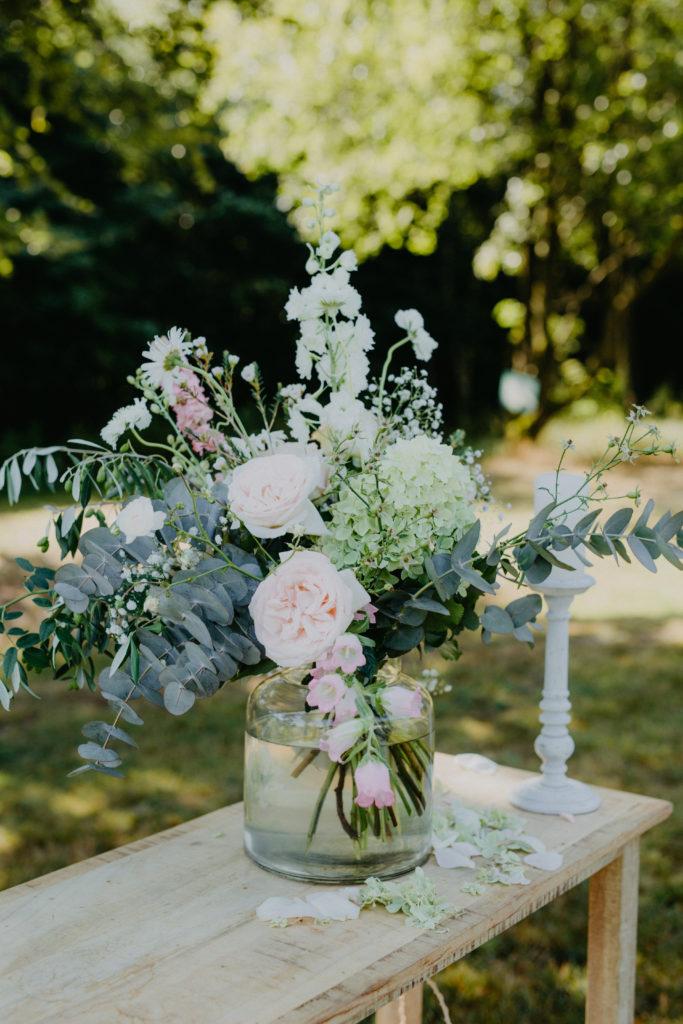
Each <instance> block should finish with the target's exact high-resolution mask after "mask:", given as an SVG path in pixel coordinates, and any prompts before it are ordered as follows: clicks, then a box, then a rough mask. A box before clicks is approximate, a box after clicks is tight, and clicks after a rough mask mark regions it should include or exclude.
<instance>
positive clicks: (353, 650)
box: [326, 633, 365, 673]
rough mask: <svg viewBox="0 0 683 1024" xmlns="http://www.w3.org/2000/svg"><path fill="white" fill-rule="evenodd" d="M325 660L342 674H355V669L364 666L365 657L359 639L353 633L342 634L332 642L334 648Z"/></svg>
mask: <svg viewBox="0 0 683 1024" xmlns="http://www.w3.org/2000/svg"><path fill="white" fill-rule="evenodd" d="M326 660H327V661H329V662H330V663H331V664H332V665H333V666H334V668H340V669H341V670H342V672H346V673H349V672H355V671H356V669H357V668H360V666H361V665H364V664H365V655H364V654H363V646H362V644H361V642H360V639H359V638H358V637H357V636H355V634H354V633H342V635H341V636H338V637H337V639H336V640H335V641H334V646H333V647H332V650H331V652H330V653H329V655H328V656H327V659H326Z"/></svg>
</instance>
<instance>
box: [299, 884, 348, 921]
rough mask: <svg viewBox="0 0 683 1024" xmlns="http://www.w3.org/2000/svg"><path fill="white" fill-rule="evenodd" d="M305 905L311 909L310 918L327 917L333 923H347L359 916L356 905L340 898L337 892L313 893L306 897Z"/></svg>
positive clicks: (344, 898)
mask: <svg viewBox="0 0 683 1024" xmlns="http://www.w3.org/2000/svg"><path fill="white" fill-rule="evenodd" d="M306 903H307V904H308V905H309V907H311V908H312V910H313V913H312V915H311V916H312V917H327V918H331V919H332V920H333V921H349V920H352V919H353V918H355V917H358V915H359V914H360V907H359V906H358V904H357V903H352V902H351V900H349V899H347V898H346V897H344V896H342V895H341V893H338V892H331V891H328V892H314V893H309V894H308V896H307V897H306Z"/></svg>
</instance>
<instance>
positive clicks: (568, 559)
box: [534, 473, 593, 590]
mask: <svg viewBox="0 0 683 1024" xmlns="http://www.w3.org/2000/svg"><path fill="white" fill-rule="evenodd" d="M551 501H557V502H562V504H560V505H559V507H558V508H557V509H554V510H553V511H552V512H551V518H552V519H553V520H554V521H555V522H556V523H558V524H561V525H562V526H566V527H568V529H570V530H571V529H573V528H574V527H575V526H576V524H577V523H578V522H579V521H580V520H581V519H583V517H584V516H585V515H586V513H587V512H588V486H587V483H586V478H585V476H579V475H578V474H577V473H541V474H540V475H539V476H537V477H536V479H535V480H534V514H536V513H537V512H540V511H541V509H542V508H545V506H546V505H549V504H550V502H551ZM552 553H553V554H554V555H555V557H556V558H557V559H558V561H560V562H564V563H565V564H566V565H571V566H572V567H573V569H574V571H573V572H572V571H569V570H567V569H559V568H558V567H557V566H555V565H554V566H553V568H552V570H551V572H550V575H549V576H548V577H547V579H545V580H544V581H543V586H544V587H564V586H567V587H569V588H570V589H572V590H573V589H577V590H578V589H581V590H585V589H586V586H587V585H590V584H586V580H585V579H582V580H580V579H579V577H580V576H585V566H584V564H583V562H582V561H581V559H580V558H579V556H578V555H577V553H576V551H574V550H572V549H571V548H564V549H562V550H561V551H553V552H552ZM592 582H593V581H592V580H591V583H592Z"/></svg>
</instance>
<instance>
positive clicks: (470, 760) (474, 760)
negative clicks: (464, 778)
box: [453, 754, 498, 775]
mask: <svg viewBox="0 0 683 1024" xmlns="http://www.w3.org/2000/svg"><path fill="white" fill-rule="evenodd" d="M453 761H454V762H455V764H457V765H460V767H461V768H464V769H465V770H466V771H470V772H479V774H480V775H493V773H494V772H495V771H498V765H497V764H496V762H495V761H492V760H491V758H490V757H483V755H482V754H455V755H454V756H453Z"/></svg>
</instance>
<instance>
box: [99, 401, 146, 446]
mask: <svg viewBox="0 0 683 1024" xmlns="http://www.w3.org/2000/svg"><path fill="white" fill-rule="evenodd" d="M151 422H152V415H151V413H150V411H149V409H148V408H147V402H146V400H145V399H144V398H136V399H135V401H134V402H133V404H132V405H124V406H123V408H121V409H117V410H116V412H115V413H114V415H113V416H112V418H111V419H110V420H109V423H107V425H106V426H105V427H103V428H102V430H101V431H100V437H101V438H102V440H103V441H104V443H105V444H108V445H109V447H110V448H115V447H116V445H117V442H118V440H119V438H120V437H121V435H122V434H125V432H126V431H127V430H129V429H130V428H131V427H133V428H134V429H135V430H146V428H147V427H148V426H149V425H150V423H151Z"/></svg>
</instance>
